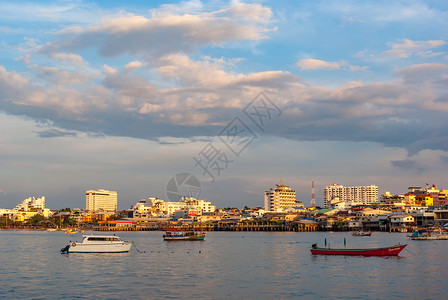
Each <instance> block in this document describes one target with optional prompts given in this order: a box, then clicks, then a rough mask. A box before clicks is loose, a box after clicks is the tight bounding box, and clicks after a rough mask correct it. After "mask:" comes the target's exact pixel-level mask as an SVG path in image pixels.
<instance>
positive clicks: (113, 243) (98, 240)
mask: <svg viewBox="0 0 448 300" xmlns="http://www.w3.org/2000/svg"><path fill="white" fill-rule="evenodd" d="M132 243H133V242H132V241H131V242H126V241H122V240H121V239H120V238H119V237H118V236H115V235H83V237H82V241H81V242H80V243H79V242H73V243H70V244H69V245H67V246H66V247H65V248H62V249H61V252H62V253H64V252H67V253H73V252H77V253H120V252H129V250H130V249H131V246H132Z"/></svg>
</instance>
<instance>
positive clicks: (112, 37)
mask: <svg viewBox="0 0 448 300" xmlns="http://www.w3.org/2000/svg"><path fill="white" fill-rule="evenodd" d="M166 7H167V6H164V7H162V8H161V9H160V10H152V11H151V13H152V14H151V16H149V17H145V16H141V15H135V14H132V13H127V12H120V13H119V14H116V15H114V16H109V17H104V18H102V19H101V20H100V21H99V22H98V23H97V24H94V25H90V26H79V25H77V26H71V27H67V28H65V29H63V30H61V31H60V32H59V36H61V38H59V39H57V40H56V41H53V42H51V43H47V44H46V45H45V46H44V47H42V49H40V50H39V52H40V53H42V54H48V55H51V54H52V53H55V52H72V51H77V50H79V49H86V48H91V47H95V48H97V49H98V52H99V53H100V55H102V56H104V57H112V56H118V55H123V54H131V55H141V56H142V57H143V58H146V59H147V60H149V57H153V56H156V57H158V56H162V55H166V54H176V53H191V52H193V51H194V50H195V49H196V48H197V47H200V46H204V45H210V44H212V45H216V46H220V45H221V44H223V43H227V42H235V41H243V40H252V41H256V40H260V39H265V38H266V37H267V35H266V34H267V33H268V32H270V31H273V30H275V28H271V27H270V26H269V22H270V20H271V17H272V12H271V10H270V8H267V7H263V6H261V5H260V4H243V3H234V4H233V6H232V7H231V8H229V9H223V10H217V11H210V12H192V11H191V9H190V8H188V9H187V12H185V11H184V10H183V9H182V7H180V6H178V7H177V10H167V9H166ZM169 7H172V6H169Z"/></svg>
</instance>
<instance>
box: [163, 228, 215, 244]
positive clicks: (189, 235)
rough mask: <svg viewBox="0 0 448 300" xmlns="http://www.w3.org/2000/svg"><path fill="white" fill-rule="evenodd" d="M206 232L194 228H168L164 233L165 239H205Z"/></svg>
mask: <svg viewBox="0 0 448 300" xmlns="http://www.w3.org/2000/svg"><path fill="white" fill-rule="evenodd" d="M205 235H206V233H205V232H202V231H194V230H181V229H178V228H168V229H167V230H166V232H165V234H164V235H163V239H164V240H165V241H203V240H204V238H205Z"/></svg>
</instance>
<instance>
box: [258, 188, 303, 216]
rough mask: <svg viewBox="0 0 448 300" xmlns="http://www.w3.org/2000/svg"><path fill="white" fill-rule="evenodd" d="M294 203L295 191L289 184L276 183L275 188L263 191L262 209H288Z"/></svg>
mask: <svg viewBox="0 0 448 300" xmlns="http://www.w3.org/2000/svg"><path fill="white" fill-rule="evenodd" d="M295 205H296V191H294V190H292V189H291V188H290V187H289V186H286V185H283V184H276V188H275V189H273V188H271V189H270V190H269V191H265V192H264V209H265V210H266V211H279V210H283V209H288V208H290V207H293V206H295Z"/></svg>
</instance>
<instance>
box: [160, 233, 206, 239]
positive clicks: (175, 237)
mask: <svg viewBox="0 0 448 300" xmlns="http://www.w3.org/2000/svg"><path fill="white" fill-rule="evenodd" d="M204 238H205V234H197V235H192V236H165V237H163V239H164V240H165V241H203V240H204Z"/></svg>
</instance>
